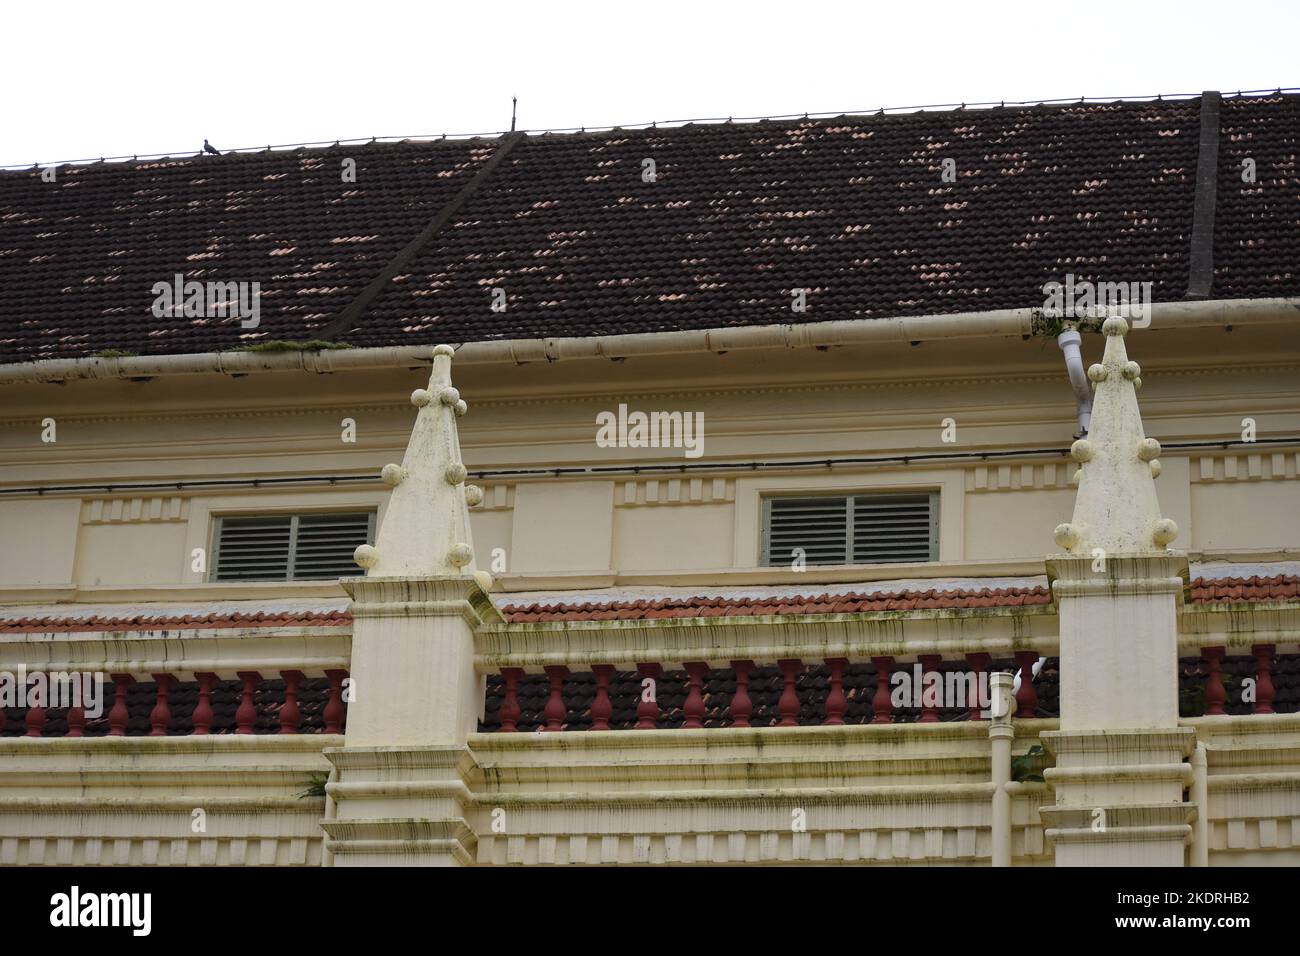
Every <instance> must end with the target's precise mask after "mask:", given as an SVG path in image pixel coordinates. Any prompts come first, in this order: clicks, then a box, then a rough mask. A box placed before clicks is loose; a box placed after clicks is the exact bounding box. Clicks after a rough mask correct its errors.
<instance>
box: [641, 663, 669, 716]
mask: <svg viewBox="0 0 1300 956" xmlns="http://www.w3.org/2000/svg"><path fill="white" fill-rule="evenodd" d="M636 673H637V676H638V677H640V678H641V697H640V699H639V700H638V701H637V705H636V727H637V730H654V727H655V721H656V720H658V719H659V678H660V677H662V676H663V673H664V668H663V665H662V664H637V665H636ZM647 681H649V683H646V682H647Z"/></svg>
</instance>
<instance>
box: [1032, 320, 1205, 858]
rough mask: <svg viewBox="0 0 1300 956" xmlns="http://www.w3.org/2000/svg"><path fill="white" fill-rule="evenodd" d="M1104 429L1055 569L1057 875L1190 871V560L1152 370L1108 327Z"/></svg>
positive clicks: (1060, 535) (1121, 332)
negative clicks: (1167, 485)
mask: <svg viewBox="0 0 1300 956" xmlns="http://www.w3.org/2000/svg"><path fill="white" fill-rule="evenodd" d="M1102 331H1103V332H1104V333H1105V335H1106V350H1105V355H1104V358H1103V360H1102V362H1101V363H1100V364H1097V365H1094V366H1092V367H1091V368H1090V369H1089V370H1088V377H1089V379H1091V380H1092V382H1094V383H1095V386H1096V394H1095V397H1094V401H1093V411H1092V422H1091V426H1092V427H1091V431H1090V433H1089V434H1088V436H1087V437H1086V438H1082V439H1080V440H1078V441H1076V442H1075V443H1074V446H1073V447H1072V449H1071V454H1072V456H1073V458H1074V459H1075V461H1077V462H1078V463H1079V465H1080V471H1079V472H1078V473H1077V476H1076V477H1077V478H1078V485H1079V491H1078V494H1077V496H1076V499H1075V507H1074V516H1073V518H1072V519H1071V521H1070V522H1069V523H1068V524H1063V525H1061V526H1060V527H1058V528H1057V529H1056V543H1057V544H1058V545H1059V546H1060V547H1061V548H1062V549H1063V551H1064V553H1062V554H1057V555H1053V556H1051V557H1049V558H1048V560H1047V572H1048V577H1049V579H1050V580H1051V582H1052V594H1053V598H1054V599H1055V601H1056V604H1057V608H1058V611H1059V615H1060V647H1061V727H1060V730H1059V731H1058V732H1055V733H1047V734H1044V735H1043V742H1044V744H1045V745H1046V746H1047V747H1048V749H1050V750H1051V751H1052V753H1053V754H1054V755H1055V758H1056V766H1055V767H1054V768H1050V769H1048V770H1047V771H1046V773H1045V775H1044V776H1045V778H1046V780H1047V782H1048V783H1049V784H1050V785H1051V786H1052V788H1053V789H1054V790H1055V793H1056V805H1055V806H1053V807H1045V808H1043V809H1042V810H1041V811H1040V812H1041V814H1042V816H1043V818H1044V820H1045V822H1046V823H1047V825H1048V830H1047V837H1048V839H1049V840H1050V841H1051V842H1052V844H1053V846H1054V848H1055V854H1056V862H1057V865H1107V866H1182V865H1183V864H1184V861H1185V856H1186V845H1187V842H1188V840H1189V838H1190V836H1191V826H1190V823H1191V821H1192V820H1193V819H1194V818H1195V813H1196V807H1195V806H1194V805H1193V804H1191V803H1189V802H1187V801H1186V800H1185V799H1184V788H1186V787H1187V786H1189V785H1190V783H1191V779H1192V774H1191V766H1190V765H1189V764H1187V763H1185V762H1184V758H1186V757H1187V756H1189V755H1190V754H1191V752H1192V748H1193V746H1194V743H1195V734H1194V731H1192V730H1191V729H1190V728H1180V727H1179V726H1178V641H1177V639H1178V606H1179V604H1180V603H1181V601H1182V596H1183V585H1184V582H1185V580H1186V578H1187V558H1186V555H1185V554H1182V553H1180V552H1175V551H1172V550H1170V549H1169V548H1168V545H1169V543H1170V542H1171V541H1173V539H1174V537H1175V536H1176V535H1177V533H1178V529H1177V527H1176V526H1175V525H1174V523H1173V522H1172V521H1170V520H1169V519H1167V518H1161V517H1160V509H1159V503H1158V501H1157V499H1156V490H1155V483H1154V479H1155V477H1156V476H1158V475H1159V473H1160V463H1159V461H1158V457H1159V454H1160V445H1159V443H1158V442H1156V441H1155V440H1154V439H1150V438H1147V437H1146V436H1145V434H1144V432H1143V428H1142V419H1141V416H1140V414H1139V412H1138V404H1137V396H1136V390H1137V388H1139V387H1140V386H1141V378H1140V375H1141V369H1139V367H1138V365H1137V363H1136V362H1133V361H1130V360H1129V358H1128V355H1127V352H1126V350H1125V346H1124V336H1125V335H1126V334H1127V332H1128V325H1127V323H1126V322H1125V321H1124V320H1123V319H1121V318H1115V317H1112V318H1110V319H1107V320H1106V322H1105V324H1104V325H1103V328H1102Z"/></svg>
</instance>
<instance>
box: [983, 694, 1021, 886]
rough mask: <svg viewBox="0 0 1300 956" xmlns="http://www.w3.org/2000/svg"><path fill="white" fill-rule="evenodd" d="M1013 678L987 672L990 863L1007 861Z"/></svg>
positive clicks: (1008, 860) (1008, 862)
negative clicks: (990, 762)
mask: <svg viewBox="0 0 1300 956" xmlns="http://www.w3.org/2000/svg"><path fill="white" fill-rule="evenodd" d="M1013 680H1014V678H1013V677H1012V676H1011V675H1010V674H1006V673H1001V672H999V673H996V674H991V675H990V680H989V683H990V684H991V686H992V693H991V694H990V697H991V698H992V700H991V704H992V707H993V714H992V720H990V721H989V742H990V745H991V747H992V750H993V806H992V817H993V826H992V829H993V865H994V866H1010V865H1011V794H1010V793H1008V792H1007V784H1009V783H1010V782H1011V740H1012V738H1013V737H1015V735H1016V732H1015V730H1013V729H1012V727H1011V713H1012V710H1013V709H1014V708H1013V707H1012V706H1011V700H1012V697H1011V685H1012V681H1013Z"/></svg>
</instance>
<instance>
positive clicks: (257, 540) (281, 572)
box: [213, 512, 374, 581]
mask: <svg viewBox="0 0 1300 956" xmlns="http://www.w3.org/2000/svg"><path fill="white" fill-rule="evenodd" d="M373 521H374V515H373V514H372V513H369V512H362V513H345V514H339V513H334V512H330V513H322V514H302V515H292V514H289V515H249V516H237V517H223V518H219V519H218V525H217V529H216V557H215V567H214V570H213V580H215V581H316V580H328V579H331V578H338V577H343V576H346V575H349V574H355V573H356V572H357V568H356V565H355V564H354V563H353V561H352V553H353V552H354V551H355V550H356V548H357V545H360V544H366V543H367V542H368V541H369V539H370V536H371V529H372V527H373Z"/></svg>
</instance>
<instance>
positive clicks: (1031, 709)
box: [1016, 651, 1038, 717]
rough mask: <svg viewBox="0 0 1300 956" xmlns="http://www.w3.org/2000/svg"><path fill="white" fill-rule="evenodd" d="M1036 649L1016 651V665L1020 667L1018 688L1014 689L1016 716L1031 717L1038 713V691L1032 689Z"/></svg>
mask: <svg viewBox="0 0 1300 956" xmlns="http://www.w3.org/2000/svg"><path fill="white" fill-rule="evenodd" d="M1036 663H1038V652H1037V651H1016V666H1017V667H1018V668H1019V669H1020V689H1019V690H1018V691H1016V704H1017V705H1018V706H1017V707H1016V716H1017V717H1033V716H1035V715H1036V714H1037V713H1038V691H1036V690H1034V664H1036Z"/></svg>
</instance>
